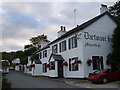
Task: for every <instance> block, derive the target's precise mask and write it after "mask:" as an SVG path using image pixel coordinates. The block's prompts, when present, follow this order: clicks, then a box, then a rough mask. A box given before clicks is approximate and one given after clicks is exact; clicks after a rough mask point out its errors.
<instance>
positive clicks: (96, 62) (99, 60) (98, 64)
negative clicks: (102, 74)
mask: <svg viewBox="0 0 120 90" xmlns="http://www.w3.org/2000/svg"><path fill="white" fill-rule="evenodd" d="M92 60H93V70H95V69H103V57H102V56H92Z"/></svg>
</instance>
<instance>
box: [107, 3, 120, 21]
mask: <svg viewBox="0 0 120 90" xmlns="http://www.w3.org/2000/svg"><path fill="white" fill-rule="evenodd" d="M109 12H110V14H111V15H112V16H113V17H114V18H115V19H116V21H118V22H120V1H118V2H116V3H115V4H114V5H113V6H111V7H109Z"/></svg>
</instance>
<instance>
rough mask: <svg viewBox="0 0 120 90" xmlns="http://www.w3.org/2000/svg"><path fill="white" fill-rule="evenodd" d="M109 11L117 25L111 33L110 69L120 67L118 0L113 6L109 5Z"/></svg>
mask: <svg viewBox="0 0 120 90" xmlns="http://www.w3.org/2000/svg"><path fill="white" fill-rule="evenodd" d="M109 12H110V14H111V15H112V16H113V18H114V19H115V20H116V21H117V27H116V28H115V30H114V34H113V52H112V56H111V58H112V60H111V62H112V69H113V70H114V69H116V68H117V67H120V66H119V64H120V1H118V2H116V3H115V4H114V5H113V6H111V7H109Z"/></svg>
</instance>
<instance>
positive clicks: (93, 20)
mask: <svg viewBox="0 0 120 90" xmlns="http://www.w3.org/2000/svg"><path fill="white" fill-rule="evenodd" d="M104 15H108V16H109V17H110V18H111V19H112V20H113V21H115V20H114V19H113V17H112V16H111V15H110V13H109V12H105V13H103V14H101V15H98V16H96V17H94V18H93V19H91V20H89V21H87V22H85V23H83V24H81V25H78V26H77V27H75V28H73V29H72V30H69V31H68V32H67V33H65V34H64V35H62V36H61V37H59V38H57V39H56V40H54V41H52V42H51V43H50V44H52V43H54V42H56V41H59V40H61V39H63V38H65V37H67V36H69V35H71V34H73V33H75V32H78V31H80V30H83V29H84V28H86V27H88V26H89V25H91V24H92V23H94V22H95V21H97V20H98V19H100V18H101V17H103V16H104ZM115 23H116V21H115Z"/></svg>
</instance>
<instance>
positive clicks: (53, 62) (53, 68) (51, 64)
mask: <svg viewBox="0 0 120 90" xmlns="http://www.w3.org/2000/svg"><path fill="white" fill-rule="evenodd" d="M49 70H55V61H51V62H50V68H49Z"/></svg>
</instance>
